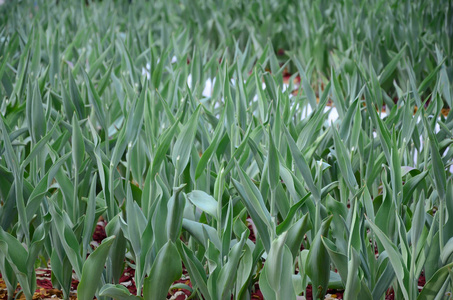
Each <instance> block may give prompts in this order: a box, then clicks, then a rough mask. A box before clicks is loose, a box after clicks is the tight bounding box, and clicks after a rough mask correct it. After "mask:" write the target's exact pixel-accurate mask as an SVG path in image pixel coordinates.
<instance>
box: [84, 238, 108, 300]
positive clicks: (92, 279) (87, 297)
mask: <svg viewBox="0 0 453 300" xmlns="http://www.w3.org/2000/svg"><path fill="white" fill-rule="evenodd" d="M114 239H115V236H111V237H108V238H106V239H104V240H103V241H102V243H101V245H99V247H97V248H96V250H94V252H93V253H91V254H90V256H88V259H87V260H86V261H85V263H84V264H83V269H82V277H81V278H80V283H79V286H78V287H77V298H78V299H80V300H91V299H93V297H94V294H95V293H96V290H97V289H98V288H99V284H100V282H101V275H102V272H103V271H104V264H105V260H106V259H107V256H108V254H109V250H110V247H111V246H112V244H113V241H114Z"/></svg>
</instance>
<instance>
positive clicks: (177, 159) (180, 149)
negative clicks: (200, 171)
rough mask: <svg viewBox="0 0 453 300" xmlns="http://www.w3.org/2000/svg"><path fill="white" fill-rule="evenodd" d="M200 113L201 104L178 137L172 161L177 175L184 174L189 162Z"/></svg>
mask: <svg viewBox="0 0 453 300" xmlns="http://www.w3.org/2000/svg"><path fill="white" fill-rule="evenodd" d="M199 114H200V106H198V107H197V109H196V110H195V112H194V113H193V114H192V116H191V117H190V119H189V120H188V121H187V123H186V124H185V125H184V127H183V128H182V130H181V132H180V133H179V135H178V138H177V139H176V143H175V146H174V148H173V152H172V157H171V158H172V161H173V165H174V166H175V168H176V170H177V173H176V175H175V176H179V175H181V174H182V172H183V171H184V169H185V168H186V166H187V163H188V162H189V157H190V151H191V149H192V146H193V143H194V140H195V134H196V132H197V127H198V115H199Z"/></svg>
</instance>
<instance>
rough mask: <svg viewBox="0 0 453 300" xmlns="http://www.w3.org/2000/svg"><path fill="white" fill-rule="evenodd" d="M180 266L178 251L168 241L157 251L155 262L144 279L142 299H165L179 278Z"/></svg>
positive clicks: (180, 273)
mask: <svg viewBox="0 0 453 300" xmlns="http://www.w3.org/2000/svg"><path fill="white" fill-rule="evenodd" d="M181 275H182V266H181V258H180V257H179V253H178V249H177V248H176V246H175V244H174V243H173V242H171V241H168V242H167V243H166V244H165V245H164V246H163V247H162V249H160V250H159V252H158V253H157V256H156V260H155V261H154V264H153V266H152V268H151V271H150V272H149V274H148V277H147V278H146V279H145V283H144V286H143V297H144V298H145V299H166V297H167V293H168V289H169V288H170V286H171V284H172V283H173V282H174V281H176V280H178V279H179V278H181Z"/></svg>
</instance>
